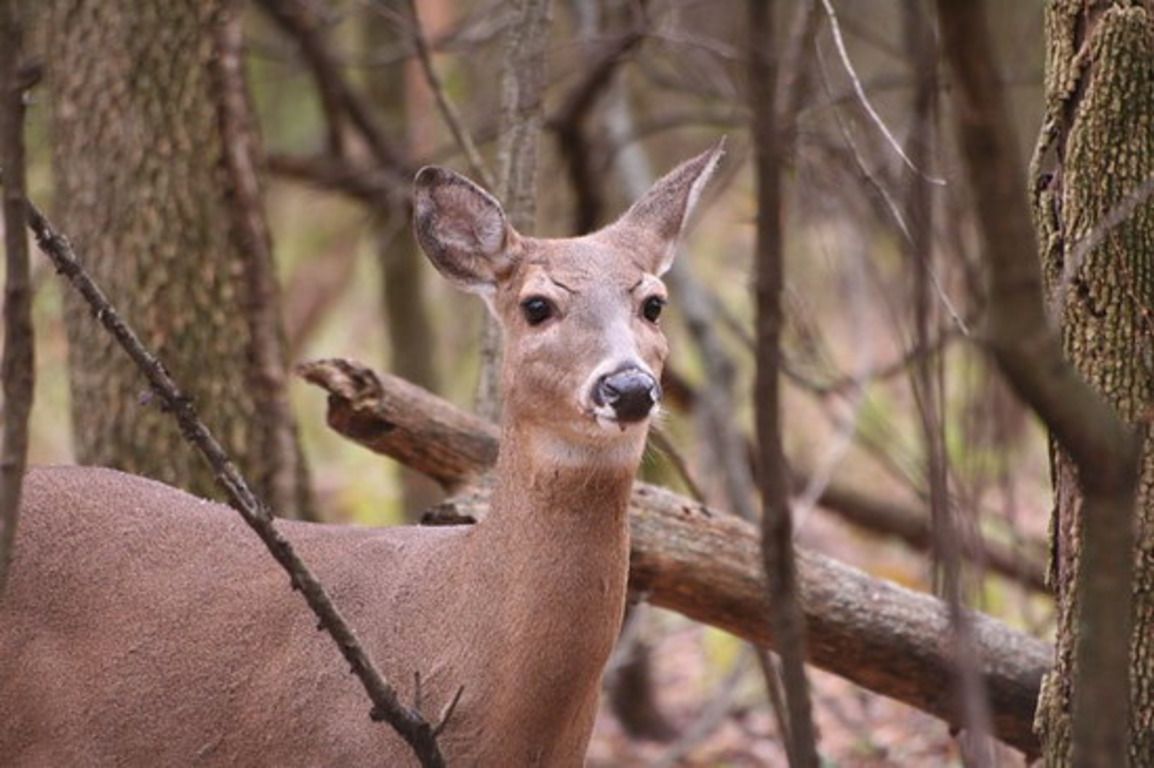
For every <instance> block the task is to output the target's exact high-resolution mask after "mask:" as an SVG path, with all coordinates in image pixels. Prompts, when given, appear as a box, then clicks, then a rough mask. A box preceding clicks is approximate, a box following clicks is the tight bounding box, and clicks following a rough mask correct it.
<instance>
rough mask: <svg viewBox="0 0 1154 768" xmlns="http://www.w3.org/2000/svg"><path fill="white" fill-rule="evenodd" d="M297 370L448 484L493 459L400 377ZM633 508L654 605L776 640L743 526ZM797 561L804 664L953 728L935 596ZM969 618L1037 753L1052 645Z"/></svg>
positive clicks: (359, 427)
mask: <svg viewBox="0 0 1154 768" xmlns="http://www.w3.org/2000/svg"><path fill="white" fill-rule="evenodd" d="M298 371H299V372H300V374H301V375H302V376H303V377H304V378H305V379H306V380H308V381H310V382H312V383H314V384H316V385H318V386H320V387H321V388H323V389H325V390H326V391H327V392H328V393H329V400H328V423H329V425H330V426H331V427H333V428H334V429H335V430H337V431H338V432H340V433H341V434H343V435H345V436H346V437H349V438H350V439H352V440H354V441H355V442H358V443H360V444H361V445H364V446H365V447H367V448H369V449H370V450H373V451H375V452H377V453H382V454H385V455H388V456H391V457H392V458H394V459H397V460H398V461H401V462H402V463H404V464H406V465H407V466H409V467H412V468H413V469H417V470H419V471H421V472H424V473H426V474H428V475H429V476H431V477H433V478H435V479H437V480H438V481H439V482H441V483H442V484H443V485H444V486H445V487H446V488H447V489H449V490H451V491H452V490H459V489H461V488H462V487H464V486H465V485H467V484H468V483H470V482H471V481H474V480H477V479H479V478H480V477H481V476H482V475H483V474H484V473H485V471H486V469H487V468H489V467H490V466H491V465H492V464H493V462H494V461H495V459H496V455H497V437H498V433H497V429H496V427H495V426H494V425H492V424H491V423H489V422H486V421H484V420H482V419H480V418H478V417H476V416H473V415H471V414H468V413H465V412H464V411H462V410H460V409H458V408H456V407H455V406H453V405H452V404H450V403H447V402H446V401H444V400H441V399H440V398H438V397H436V396H434V395H432V394H430V393H428V392H426V391H425V390H423V389H421V388H419V387H416V386H414V385H412V384H409V383H408V382H405V381H403V380H401V379H398V378H396V377H393V376H388V375H384V376H378V375H377V374H375V373H374V372H373V371H371V370H369V369H367V368H365V367H363V366H361V365H359V364H357V363H353V362H351V361H347V360H325V361H319V362H315V363H307V364H305V365H302V366H300V367H299V369H298ZM487 493H488V490H487V488H486V487H485V485H484V484H483V483H480V484H477V485H476V486H474V488H473V490H471V491H470V492H469V493H468V494H466V495H464V496H462V497H459V498H458V499H454V500H451V501H450V502H447V503H446V504H445V505H443V506H442V508H441V509H440V510H437V514H438V516H441V517H444V516H446V515H447V516H448V517H449V518H450V519H451V520H462V521H468V520H470V519H479V518H480V517H482V516H483V515H484V511H485V509H486V500H487ZM629 511H630V524H631V530H632V552H631V562H630V582H631V585H632V586H633V588H634V589H636V590H638V591H640V592H642V593H643V594H645V595H646V597H647V598H648V600H649V601H650V602H651V603H652V604H654V605H658V606H661V607H664V608H668V609H670V610H673V611H677V612H678V613H681V614H684V615H685V616H688V617H689V618H692V619H694V620H697V621H701V622H703V623H706V624H710V625H713V626H716V627H719V628H721V629H724V630H726V631H728V632H731V633H733V634H734V635H737V636H739V637H741V638H743V639H746V640H749V641H751V642H755V643H758V644H761V645H764V646H766V647H772V646H773V638H772V636H771V635H770V632H769V621H768V607H767V605H766V601H765V594H766V591H765V584H764V579H763V575H762V570H761V560H760V554H759V548H758V538H757V532H756V530H755V529H754V527H753V526H752V525H750V524H749V523H747V522H745V521H743V520H740V519H738V518H736V517H734V516H732V515H727V514H723V513H720V512H717V511H714V510H711V509H709V508H707V507H705V506H703V505H701V504H699V503H697V502H695V501H692V500H689V499H686V498H684V497H682V496H679V495H677V494H674V493H671V492H669V491H666V490H663V489H661V488H657V487H655V486H652V485H647V484H645V483H638V484H637V486H636V488H635V490H634V494H633V500H632V503H631V506H630V510H629ZM798 569H799V581H800V586H801V599H802V608H803V610H804V612H805V616H806V621H807V627H808V644H809V661H810V662H811V663H812V664H813V665H815V666H817V667H819V668H821V669H824V670H826V671H829V672H832V673H834V674H836V675H839V676H841V677H844V678H846V679H848V680H851V681H853V682H854V683H857V684H858V685H860V686H862V687H863V688H866V689H869V690H871V691H874V692H876V693H880V694H883V695H885V696H889V697H891V698H894V699H897V700H899V701H902V702H905V703H907V704H909V705H911V706H914V707H916V708H918V709H920V710H923V711H925V712H928V713H930V714H932V715H935V716H936V717H939V718H941V719H943V720H945V721H947V722H948V723H950V724H951V725H952V726H954V727H958V726H959V723H960V718H959V716H958V712H957V708H956V706H955V701H954V694H953V686H952V685H951V684H950V683H951V680H952V679H953V676H954V669H955V667H954V664H953V662H952V661H951V645H952V643H951V633H950V627H949V620H948V618H947V615H946V608H945V606H944V604H943V603H942V602H941V601H939V600H938V599H936V598H934V597H931V596H929V595H926V594H923V593H919V592H914V591H912V590H909V589H905V588H903V587H900V586H897V585H896V584H893V583H891V582H888V581H884V580H882V579H877V578H874V577H871V576H869V575H867V574H865V573H863V572H861V571H859V570H856V569H854V568H851V567H849V566H846V565H843V564H841V563H838V562H837V561H835V560H832V559H830V558H828V557H825V556H823V555H820V554H817V553H814V552H808V551H805V550H803V549H799V551H798ZM971 621H972V622H973V632H974V636H975V641H976V644H977V646H978V649H979V652H980V654H981V670H982V674H983V676H984V679H985V684H986V687H987V690H988V692H989V696H990V707H991V710H992V713H993V717H994V731H995V734H996V736H997V737H998V738H999V739H1001V740H1002V741H1004V742H1006V743H1007V744H1010V745H1012V746H1014V747H1016V748H1018V749H1020V750H1022V751H1023V752H1025V753H1026V754H1027V755H1028V756H1031V757H1032V756H1035V755H1036V754H1037V753H1038V741H1037V738H1036V736H1035V735H1034V733H1033V730H1032V722H1033V716H1034V704H1035V702H1036V700H1037V697H1038V690H1039V687H1040V685H1041V680H1042V675H1043V674H1044V673H1045V672H1046V671H1047V670H1048V669H1049V667H1050V664H1051V658H1052V655H1053V651H1052V648H1051V646H1050V645H1048V644H1047V643H1045V642H1043V641H1041V640H1038V639H1036V638H1034V637H1031V636H1029V635H1026V634H1025V633H1022V632H1019V631H1017V630H1014V629H1011V628H1010V627H1008V626H1006V625H1005V624H1003V623H1002V622H1000V621H998V620H996V619H993V618H991V617H989V616H986V615H984V614H981V613H973V614H972V615H971Z"/></svg>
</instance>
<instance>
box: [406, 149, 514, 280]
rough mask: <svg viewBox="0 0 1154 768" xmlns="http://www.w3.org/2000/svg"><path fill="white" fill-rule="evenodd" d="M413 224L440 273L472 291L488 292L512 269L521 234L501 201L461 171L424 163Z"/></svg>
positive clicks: (415, 186)
mask: <svg viewBox="0 0 1154 768" xmlns="http://www.w3.org/2000/svg"><path fill="white" fill-rule="evenodd" d="M413 228H414V230H415V231H416V235H417V241H418V242H419V243H420V244H421V248H422V249H423V250H424V251H425V253H426V254H427V255H428V257H429V260H430V261H432V262H433V266H435V267H436V268H437V271H438V272H440V273H441V274H442V275H444V276H445V277H446V278H447V279H448V280H449V281H450V282H451V283H453V284H454V285H456V286H458V287H459V288H463V289H465V290H467V291H472V292H474V293H482V294H485V293H490V292H491V291H492V290H493V288H494V287H495V286H496V284H497V281H498V280H499V279H501V278H502V277H504V276H505V275H506V274H508V272H509V270H510V269H512V267H513V261H514V260H513V258H512V256H511V255H510V250H511V246H512V245H513V244H514V242H515V241H516V238H517V233H516V232H514V231H513V228H512V227H511V226H509V222H508V220H507V219H506V218H505V212H504V211H503V210H502V209H501V204H500V203H498V202H497V199H496V198H495V197H493V196H492V195H490V194H489V193H488V192H486V191H485V190H483V189H481V188H480V187H479V186H477V185H476V184H474V183H473V182H471V181H469V180H468V179H466V178H465V177H464V176H461V175H460V174H457V173H453V172H452V171H450V170H447V169H445V168H438V167H436V166H431V165H430V166H426V167H424V168H422V169H421V170H420V171H418V172H417V177H416V179H415V180H414V181H413Z"/></svg>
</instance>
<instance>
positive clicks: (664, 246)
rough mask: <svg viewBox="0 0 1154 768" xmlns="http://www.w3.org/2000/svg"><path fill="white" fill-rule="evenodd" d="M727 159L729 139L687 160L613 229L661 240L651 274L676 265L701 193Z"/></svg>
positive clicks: (658, 273)
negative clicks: (631, 230)
mask: <svg viewBox="0 0 1154 768" xmlns="http://www.w3.org/2000/svg"><path fill="white" fill-rule="evenodd" d="M724 155H725V139H724V138H723V139H722V140H721V141H719V142H717V144H716V145H715V146H714V147H713V148H712V149H709V150H707V151H705V152H702V153H701V154H700V155H698V156H697V157H695V158H693V159H692V160H686V161H685V162H684V163H682V164H681V165H679V166H677V167H676V168H674V169H673V170H672V171H670V172H669V173H667V174H666V175H665V176H663V177H662V178H661V179H659V180H658V181H657V183H655V184H654V185H653V186H652V187H650V188H649V191H648V192H646V193H645V194H644V195H642V196H641V199H639V200H638V201H637V202H635V203H634V204H633V206H632V207H631V208H630V209H629V210H628V211H626V212H625V215H623V216H622V217H621V218H620V219H618V220H617V222H616V223H615V224H613V225H612V226H613V228H615V229H616V228H622V229H633V230H642V231H643V232H645V233H646V234H647V235H649V237H650V238H655V239H656V240H657V244H658V248H657V252H656V253H655V254H654V260H653V264H652V265H651V267H652V269H651V271H652V272H653V274H656V275H662V274H664V273H665V272H666V271H668V269H669V267H670V266H671V265H672V264H673V257H674V256H675V255H677V243H678V241H679V240H680V238H681V235H682V233H683V232H684V231H685V225H686V223H687V222H688V221H689V217H690V215H691V214H692V213H693V209H694V207H695V206H696V205H697V201H698V199H699V198H700V197H701V190H703V189H704V188H705V185H706V183H707V182H708V181H709V179H710V177H711V176H713V172H714V171H715V170H716V169H717V164H718V162H720V160H721V158H722V157H723V156H724Z"/></svg>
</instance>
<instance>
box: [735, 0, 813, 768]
mask: <svg viewBox="0 0 1154 768" xmlns="http://www.w3.org/2000/svg"><path fill="white" fill-rule="evenodd" d="M773 15H774V5H773V3H771V2H769V1H768V0H750V2H749V17H748V18H749V83H750V85H749V102H750V103H749V107H750V112H751V113H752V118H753V121H752V132H753V146H754V167H755V175H756V179H757V241H756V245H755V251H754V264H755V269H756V286H755V290H754V292H755V294H756V304H757V374H756V381H755V383H754V392H755V395H754V410H755V421H756V424H757V446H758V462H757V463H758V468H759V472H758V488H759V490H760V491H761V553H762V560H763V563H764V566H765V573H766V582H767V586H768V592H767V597H768V600H769V613H770V619H771V622H770V623H771V625H772V627H773V633H774V637H775V638H776V642H777V648H778V653H779V654H780V656H781V668H782V669H781V671H782V675H781V676H782V683H783V686H784V688H785V702H786V709H787V711H788V712H789V727H788V738H789V745H790V747H789V750H788V752H789V755H790V764H791V765H792V766H793V768H816V767H817V765H818V752H817V734H816V732H815V731H814V727H813V714H812V704H811V703H810V697H809V683H808V682H807V680H806V676H805V667H804V663H805V658H806V617H805V614H804V613H803V611H802V608H801V605H800V603H799V595H798V584H797V579H798V575H797V565H796V563H795V553H794V546H793V518H792V514H791V510H790V505H789V479H788V473H787V471H786V468H785V456H784V454H783V452H782V434H781V402H780V399H779V391H780V390H779V388H780V386H781V381H780V377H781V326H782V306H781V295H782V288H783V286H784V282H785V280H784V275H785V271H784V248H783V240H782V238H783V233H782V224H781V221H782V208H783V198H782V194H781V174H782V168H783V166H784V157H783V151H784V148H783V146H782V144H781V134H780V128H779V124H778V114H777V76H778V73H777V62H776V60H775V56H774V54H773V53H771V49H772V48H773V47H774V46H775V45H776V40H775V35H774V20H773Z"/></svg>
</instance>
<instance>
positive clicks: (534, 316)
mask: <svg viewBox="0 0 1154 768" xmlns="http://www.w3.org/2000/svg"><path fill="white" fill-rule="evenodd" d="M521 314H523V315H524V316H525V322H527V323H529V325H540V324H541V323H543V322H545V321H546V320H548V319H549V318H550V317H552V316H553V315H554V314H555V309H554V307H553V302H551V301H549V300H548V299H546V298H545V297H543V296H530V297H529V298H527V299H525V300H524V301H522V302H521Z"/></svg>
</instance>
